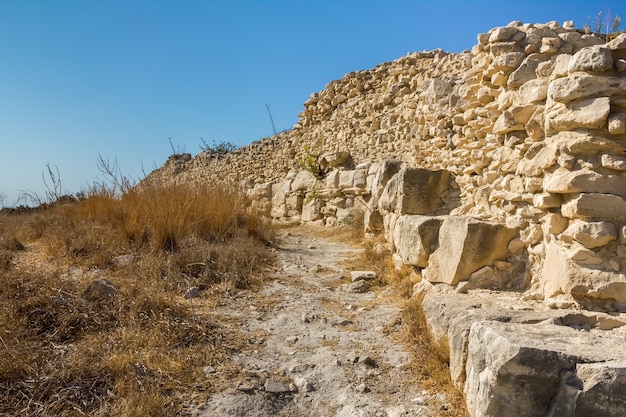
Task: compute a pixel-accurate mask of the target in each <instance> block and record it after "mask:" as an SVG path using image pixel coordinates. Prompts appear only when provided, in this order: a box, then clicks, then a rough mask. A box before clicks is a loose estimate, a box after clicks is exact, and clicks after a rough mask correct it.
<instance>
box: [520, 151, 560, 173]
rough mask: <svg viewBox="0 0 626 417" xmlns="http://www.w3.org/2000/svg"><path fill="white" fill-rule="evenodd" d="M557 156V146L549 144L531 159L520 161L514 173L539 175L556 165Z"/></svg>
mask: <svg viewBox="0 0 626 417" xmlns="http://www.w3.org/2000/svg"><path fill="white" fill-rule="evenodd" d="M558 156H559V149H558V145H556V144H554V143H551V144H549V145H548V146H545V147H543V148H541V150H539V152H537V154H536V155H535V156H534V157H533V158H532V159H527V158H524V159H522V160H521V161H520V162H519V164H518V165H517V170H516V173H517V174H518V175H529V176H537V175H540V174H542V173H543V171H544V170H546V169H548V168H550V167H551V166H553V165H554V164H555V163H556V161H557V158H558Z"/></svg>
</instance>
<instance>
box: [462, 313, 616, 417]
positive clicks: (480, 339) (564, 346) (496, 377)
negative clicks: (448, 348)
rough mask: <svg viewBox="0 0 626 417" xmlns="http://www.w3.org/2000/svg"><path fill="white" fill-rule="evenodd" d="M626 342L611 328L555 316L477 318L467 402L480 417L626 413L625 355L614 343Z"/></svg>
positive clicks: (471, 343)
mask: <svg viewBox="0 0 626 417" xmlns="http://www.w3.org/2000/svg"><path fill="white" fill-rule="evenodd" d="M623 343H624V338H623V337H620V336H612V335H610V334H607V335H602V337H596V338H587V337H586V338H581V337H580V336H579V331H577V330H575V329H573V328H571V327H568V326H558V325H554V324H535V325H531V324H517V323H501V322H498V321H483V322H478V323H474V324H473V325H472V327H471V329H470V332H469V343H468V347H467V351H468V352H467V365H466V378H467V380H466V384H465V390H464V391H465V395H466V402H467V405H468V410H469V412H470V414H471V415H472V416H473V417H501V416H524V417H545V416H563V417H569V416H571V417H574V416H580V417H583V416H594V417H595V416H603V417H609V416H618V415H625V413H626V390H625V389H624V388H625V387H626V357H624V356H625V355H624V352H623V350H620V351H616V350H615V347H616V346H620V345H621V344H623ZM620 353H621V354H620ZM614 356H618V357H619V358H618V359H617V360H614V361H612V362H609V361H607V360H610V359H611V358H612V357H614Z"/></svg>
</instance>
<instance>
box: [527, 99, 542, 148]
mask: <svg viewBox="0 0 626 417" xmlns="http://www.w3.org/2000/svg"><path fill="white" fill-rule="evenodd" d="M544 110H545V108H544V106H539V107H537V109H536V110H535V112H534V113H533V115H532V116H530V120H528V123H526V125H525V126H524V129H526V134H527V135H528V137H529V138H530V139H531V140H534V141H538V140H540V139H541V138H543V137H544V135H545V130H544V126H545V114H544Z"/></svg>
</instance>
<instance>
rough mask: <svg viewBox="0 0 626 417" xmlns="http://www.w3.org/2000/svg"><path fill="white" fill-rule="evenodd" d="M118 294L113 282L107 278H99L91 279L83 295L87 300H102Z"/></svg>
mask: <svg viewBox="0 0 626 417" xmlns="http://www.w3.org/2000/svg"><path fill="white" fill-rule="evenodd" d="M116 294H117V290H116V289H115V287H114V286H113V283H112V282H111V281H110V280H109V279H107V278H98V279H96V280H93V281H91V283H90V284H89V286H88V287H87V288H86V289H85V291H84V292H83V297H85V298H86V299H87V300H101V299H104V298H108V297H113V296H115V295H116Z"/></svg>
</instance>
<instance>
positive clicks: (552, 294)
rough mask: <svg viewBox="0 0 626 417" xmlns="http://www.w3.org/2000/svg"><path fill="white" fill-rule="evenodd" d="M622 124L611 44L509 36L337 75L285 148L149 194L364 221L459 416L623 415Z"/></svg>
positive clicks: (625, 244)
mask: <svg viewBox="0 0 626 417" xmlns="http://www.w3.org/2000/svg"><path fill="white" fill-rule="evenodd" d="M625 114H626V34H621V35H619V36H617V37H615V38H614V39H612V40H610V41H608V42H607V39H606V38H605V36H601V35H597V34H592V33H585V31H583V30H578V29H575V28H574V25H573V23H572V22H566V23H564V24H563V25H559V24H558V23H556V22H551V23H548V24H522V23H520V22H512V23H510V24H509V25H508V26H506V27H498V28H495V29H493V30H491V31H489V33H485V34H480V35H478V43H477V45H476V46H474V47H473V48H472V50H471V51H466V52H463V53H459V54H450V53H446V52H444V51H441V50H437V51H429V52H417V53H411V54H408V55H406V56H404V57H402V58H400V59H398V60H396V61H393V62H388V63H383V64H381V65H379V66H377V67H375V68H373V69H371V70H367V71H357V72H352V73H349V74H346V75H345V76H344V77H343V78H342V79H341V80H336V81H333V82H331V83H329V84H328V85H327V86H326V88H325V89H324V90H323V91H321V92H319V93H314V94H312V95H311V98H310V99H309V100H308V101H307V102H306V103H305V104H304V110H303V111H302V112H301V113H300V115H299V116H300V119H299V122H298V123H297V124H296V125H295V126H294V128H293V130H291V131H287V132H283V133H281V134H278V135H276V136H274V137H271V138H267V139H264V140H262V141H260V142H255V143H253V144H251V145H249V146H247V147H244V148H241V149H239V150H237V151H235V152H232V153H230V154H227V155H225V156H224V155H214V154H211V153H207V152H205V153H202V154H200V155H198V156H196V157H195V158H191V157H190V156H184V155H183V156H181V155H178V156H173V157H171V158H170V160H169V161H168V162H167V163H166V164H165V165H164V166H163V167H162V168H161V169H160V170H158V171H155V172H154V173H153V174H151V176H150V177H149V178H148V180H149V179H150V178H160V179H162V180H166V181H171V182H174V183H187V182H198V183H199V182H207V181H208V182H218V181H237V182H238V183H239V184H241V186H242V187H243V188H244V189H245V190H246V192H247V193H248V194H249V195H250V196H251V197H252V199H253V206H254V209H255V210H257V211H258V212H259V213H261V214H263V215H265V216H268V217H271V218H273V219H275V220H277V221H302V222H316V223H319V224H323V225H328V226H334V225H337V224H341V223H345V222H348V221H350V219H351V217H352V216H354V213H355V211H360V212H362V213H363V214H364V217H365V231H366V233H367V234H368V235H369V236H376V235H380V234H382V235H384V237H385V239H386V241H387V242H388V243H389V244H390V245H391V247H392V248H393V256H394V260H395V262H396V263H397V264H398V265H399V266H400V265H409V266H411V267H413V268H415V270H416V271H418V272H419V273H420V274H421V276H422V277H423V280H422V282H420V283H419V284H418V285H417V286H416V292H417V293H420V294H421V296H422V297H423V299H424V301H423V304H424V308H425V311H426V313H427V315H428V318H429V324H430V326H431V328H432V331H433V333H434V334H435V335H436V336H437V337H440V338H441V339H442V340H443V339H446V340H447V341H448V342H449V344H450V354H451V363H450V367H451V373H452V378H453V380H454V381H455V383H456V384H457V385H458V386H459V387H460V388H461V389H463V390H464V392H465V394H466V399H467V404H468V408H469V411H470V413H471V415H472V416H504V415H516V416H588V415H594V416H617V415H626V344H625V342H626V326H624V325H625V324H626V314H624V313H625V312H626V116H625ZM303 158H309V159H310V158H314V159H315V160H316V162H317V163H318V165H319V166H318V168H319V170H318V171H316V172H311V170H305V169H302V168H301V167H300V165H299V164H298V160H299V159H300V160H302V159H303ZM314 174H315V175H314Z"/></svg>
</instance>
